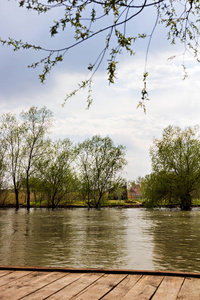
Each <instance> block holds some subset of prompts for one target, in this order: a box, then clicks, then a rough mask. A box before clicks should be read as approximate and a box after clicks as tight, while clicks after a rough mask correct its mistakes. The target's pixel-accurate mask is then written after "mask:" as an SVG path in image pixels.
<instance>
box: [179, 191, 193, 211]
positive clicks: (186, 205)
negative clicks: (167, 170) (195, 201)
mask: <svg viewBox="0 0 200 300" xmlns="http://www.w3.org/2000/svg"><path fill="white" fill-rule="evenodd" d="M180 199H181V209H183V210H187V209H191V206H192V197H191V195H190V194H189V193H187V194H184V195H182V196H181V197H180Z"/></svg>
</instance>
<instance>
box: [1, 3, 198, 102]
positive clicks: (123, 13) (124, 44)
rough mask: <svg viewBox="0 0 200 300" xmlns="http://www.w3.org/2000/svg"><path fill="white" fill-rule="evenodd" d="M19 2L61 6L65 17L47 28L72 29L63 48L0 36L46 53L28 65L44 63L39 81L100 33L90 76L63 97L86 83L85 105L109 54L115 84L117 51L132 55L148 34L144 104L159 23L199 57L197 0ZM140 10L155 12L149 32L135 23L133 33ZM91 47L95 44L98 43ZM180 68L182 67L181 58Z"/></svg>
mask: <svg viewBox="0 0 200 300" xmlns="http://www.w3.org/2000/svg"><path fill="white" fill-rule="evenodd" d="M18 2H19V6H20V7H26V8H27V9H28V10H33V11H36V12H38V13H39V14H42V13H47V12H49V11H51V12H52V11H53V10H58V9H60V10H61V13H62V15H63V16H62V17H61V18H60V19H59V20H55V21H54V23H53V24H52V26H51V27H50V34H51V36H52V37H54V36H56V35H58V34H59V32H60V31H61V30H63V31H64V30H66V29H67V31H68V30H70V28H71V30H72V31H73V33H72V36H73V42H72V43H71V44H69V45H66V46H64V47H62V48H57V47H55V48H54V49H52V48H48V47H46V46H36V45H33V44H31V43H27V42H23V41H22V40H16V39H12V38H9V39H8V40H3V39H0V41H1V43H2V44H3V45H4V44H7V45H11V46H13V49H14V51H16V50H19V49H21V48H22V49H34V50H39V51H42V52H43V53H45V56H44V57H42V58H41V60H39V61H37V62H35V63H33V64H32V65H31V67H33V68H35V67H37V66H39V65H40V64H42V65H43V71H42V73H41V74H40V75H39V78H40V81H41V82H44V81H45V79H46V75H47V74H48V73H50V71H51V69H52V67H54V66H55V65H56V64H57V63H58V62H62V61H63V59H64V57H65V55H66V53H67V52H68V51H69V50H71V49H73V48H75V47H77V46H78V45H80V44H83V43H86V41H88V40H91V39H93V41H94V43H95V37H97V36H103V38H104V41H105V43H104V44H103V45H102V48H100V49H98V50H99V53H98V55H97V58H96V60H94V61H93V62H90V63H89V65H88V69H89V70H90V71H91V75H90V76H89V77H88V79H87V80H85V81H82V82H81V83H80V84H79V85H78V88H77V89H75V90H74V91H73V92H71V93H69V94H68V95H67V96H66V99H68V98H69V97H71V96H72V95H74V94H75V93H77V92H78V91H79V90H80V89H83V88H85V87H88V88H89V94H88V99H87V101H88V106H89V105H90V104H91V102H92V99H91V94H90V92H91V84H92V80H93V77H94V75H95V73H96V72H97V70H98V69H99V67H100V65H101V64H102V62H103V61H104V60H106V59H107V62H108V64H107V72H108V81H109V83H114V80H115V77H116V70H117V65H118V56H119V54H120V53H121V52H122V50H125V51H126V52H128V54H130V55H131V56H132V55H134V54H135V53H134V45H135V43H136V42H137V41H138V40H139V39H141V38H146V39H148V43H147V49H146V60H145V63H144V64H145V71H144V74H143V81H144V88H143V90H142V96H141V101H140V102H139V106H142V107H144V100H145V99H148V94H147V88H146V78H147V76H148V72H147V70H146V63H147V56H148V52H149V46H150V43H151V40H152V36H153V34H154V32H155V28H156V27H157V26H158V24H163V25H164V26H165V27H166V28H167V31H166V33H167V39H169V40H170V41H171V44H172V45H173V44H175V43H176V42H177V41H180V42H181V43H183V56H184V55H185V53H186V52H189V53H192V54H193V56H194V57H195V58H196V59H197V61H199V57H198V56H199V43H198V37H199V33H200V32H199V27H198V22H199V16H200V9H199V8H200V4H199V0H137V1H134V0H120V1H118V0H107V1H96V0H90V1H88V0H86V1H83V0H74V1H71V0H46V1H39V0H18ZM144 12H148V14H150V15H151V16H154V20H153V24H152V28H151V29H150V32H149V27H150V26H149V24H147V26H146V27H147V28H145V29H140V28H138V26H137V30H138V31H137V32H133V28H134V24H133V23H132V21H133V20H134V19H136V18H137V17H138V16H139V17H140V18H141V22H140V23H141V27H142V26H144V25H145V23H144V19H143V17H144V16H143V13H144ZM129 26H130V27H129ZM140 30H141V32H140ZM143 30H144V32H143ZM95 47H97V45H96V44H95ZM183 68H184V70H185V65H184V63H183ZM185 75H186V74H185ZM66 99H65V100H66Z"/></svg>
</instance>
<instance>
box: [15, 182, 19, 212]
mask: <svg viewBox="0 0 200 300" xmlns="http://www.w3.org/2000/svg"><path fill="white" fill-rule="evenodd" d="M15 202H16V210H18V209H19V191H18V189H17V188H16V187H15Z"/></svg>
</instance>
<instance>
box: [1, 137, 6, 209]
mask: <svg viewBox="0 0 200 300" xmlns="http://www.w3.org/2000/svg"><path fill="white" fill-rule="evenodd" d="M6 147H7V145H6V143H5V140H4V139H3V138H2V136H1V135H0V206H3V205H4V203H5V200H6V198H7V195H8V178H7V176H6V173H7V168H6V166H7V160H6Z"/></svg>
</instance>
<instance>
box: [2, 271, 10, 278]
mask: <svg viewBox="0 0 200 300" xmlns="http://www.w3.org/2000/svg"><path fill="white" fill-rule="evenodd" d="M10 273H11V271H7V270H0V277H2V276H5V275H7V274H10Z"/></svg>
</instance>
